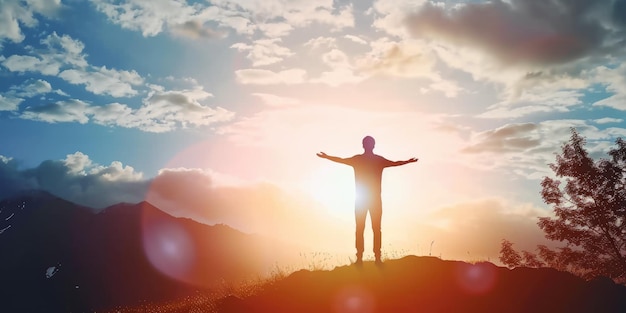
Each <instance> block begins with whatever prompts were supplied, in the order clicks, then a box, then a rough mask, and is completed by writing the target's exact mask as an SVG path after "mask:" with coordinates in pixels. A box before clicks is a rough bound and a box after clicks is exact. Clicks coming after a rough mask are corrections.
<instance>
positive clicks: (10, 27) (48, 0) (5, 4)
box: [0, 0, 62, 50]
mask: <svg viewBox="0 0 626 313" xmlns="http://www.w3.org/2000/svg"><path fill="white" fill-rule="evenodd" d="M61 7H62V4H61V0H31V1H1V2H0V50H1V48H2V42H3V41H4V40H5V39H9V40H11V41H13V42H16V43H19V42H22V41H23V40H24V34H23V33H22V29H21V26H26V27H29V28H32V27H35V26H37V25H38V24H39V21H38V20H37V18H36V15H42V16H45V17H53V16H54V15H55V13H56V12H57V11H58V10H59V9H60V8H61Z"/></svg>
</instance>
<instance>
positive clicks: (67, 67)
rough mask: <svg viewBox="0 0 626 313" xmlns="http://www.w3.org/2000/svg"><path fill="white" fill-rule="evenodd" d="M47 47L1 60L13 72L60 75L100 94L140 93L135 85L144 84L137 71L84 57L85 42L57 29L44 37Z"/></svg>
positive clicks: (126, 94) (121, 95) (118, 95)
mask: <svg viewBox="0 0 626 313" xmlns="http://www.w3.org/2000/svg"><path fill="white" fill-rule="evenodd" d="M40 42H41V44H42V45H44V46H45V47H46V49H45V50H43V51H41V50H35V49H32V48H31V49H29V50H30V51H31V54H33V55H11V56H9V57H8V58H6V59H5V60H3V61H2V65H4V66H5V67H6V68H7V69H9V71H12V72H38V73H41V74H43V75H50V76H58V77H60V78H62V79H64V80H66V81H67V82H69V83H71V84H81V85H85V89H86V90H87V91H90V92H92V93H94V94H98V95H111V96H113V97H127V96H133V95H136V94H137V91H136V90H135V89H133V86H137V85H140V84H142V83H143V78H142V77H141V76H140V75H139V74H138V73H137V72H136V71H134V70H131V71H125V70H117V69H108V68H107V67H106V66H102V67H95V66H92V65H89V64H88V63H87V61H86V60H85V54H84V53H83V50H84V48H85V46H84V44H83V43H82V42H81V41H79V40H76V39H73V38H71V37H70V36H68V35H62V36H59V35H57V33H56V32H53V33H52V34H50V35H48V36H47V37H46V38H44V39H42V40H41V41H40Z"/></svg>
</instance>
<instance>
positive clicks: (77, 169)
mask: <svg viewBox="0 0 626 313" xmlns="http://www.w3.org/2000/svg"><path fill="white" fill-rule="evenodd" d="M0 161H1V162H0V186H1V187H2V188H0V198H5V197H10V196H12V195H13V194H15V193H16V192H20V191H23V190H29V189H40V190H46V191H48V192H50V193H52V194H54V195H56V196H59V197H61V198H64V199H67V200H70V201H73V202H75V203H78V204H81V205H85V206H90V207H93V208H103V207H106V206H109V205H112V204H115V203H119V202H139V201H141V200H142V199H143V196H144V195H145V193H146V191H147V188H148V183H147V182H146V181H145V180H144V179H143V175H142V173H139V172H136V171H135V170H134V169H133V168H132V167H130V166H128V165H126V166H124V165H123V164H122V163H120V162H112V163H111V165H108V166H103V165H98V164H95V163H93V161H91V160H90V159H89V157H88V156H87V155H85V154H83V153H81V152H76V153H73V154H68V155H67V156H66V158H65V159H63V160H46V161H44V162H42V163H41V164H39V165H38V166H37V167H35V168H29V169H20V168H19V167H18V161H16V160H13V159H8V158H6V157H5V158H2V159H0Z"/></svg>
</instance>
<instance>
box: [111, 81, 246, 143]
mask: <svg viewBox="0 0 626 313" xmlns="http://www.w3.org/2000/svg"><path fill="white" fill-rule="evenodd" d="M209 97H212V95H211V94H210V93H208V92H206V91H204V90H203V89H202V88H200V87H198V88H196V89H189V90H176V91H164V92H159V91H155V92H151V93H150V94H149V95H148V97H147V98H145V99H144V101H143V105H142V106H141V107H140V108H139V109H137V110H136V111H135V112H133V114H132V115H131V118H130V120H128V121H121V122H120V123H121V125H120V126H125V127H138V128H139V129H142V130H144V131H149V132H166V131H171V130H174V129H176V128H178V127H182V128H187V127H192V126H193V127H198V126H208V125H211V124H214V123H218V122H225V121H229V120H231V119H232V118H233V116H234V113H233V112H231V111H228V110H226V109H224V108H221V107H217V108H211V107H209V106H207V105H203V104H201V103H200V101H202V100H205V99H207V98H209Z"/></svg>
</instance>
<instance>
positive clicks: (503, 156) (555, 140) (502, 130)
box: [461, 120, 626, 179]
mask: <svg viewBox="0 0 626 313" xmlns="http://www.w3.org/2000/svg"><path fill="white" fill-rule="evenodd" d="M571 128H575V129H576V130H577V131H578V132H579V133H580V134H581V135H582V136H584V137H585V138H587V147H586V148H587V149H588V151H589V152H590V154H591V156H592V157H593V158H601V157H607V155H606V153H607V152H608V150H609V148H610V147H611V146H612V145H613V143H614V141H615V139H616V138H617V137H625V136H626V129H624V128H618V127H613V128H606V129H602V130H601V129H598V128H597V127H596V126H593V125H591V124H589V121H585V120H546V121H542V122H539V123H518V124H506V125H504V126H501V127H498V128H496V129H489V130H485V131H482V132H477V133H473V134H472V135H471V138H470V140H469V142H468V144H467V145H466V146H465V147H464V148H462V149H461V152H462V153H463V154H464V155H465V156H466V158H462V160H463V162H466V164H467V166H470V167H474V168H483V169H485V170H490V171H493V170H499V171H504V172H505V173H509V174H510V173H513V174H516V175H519V176H521V177H525V178H528V179H541V178H542V177H544V176H546V175H551V174H552V172H551V170H550V168H549V167H548V166H547V164H550V163H553V162H554V155H555V153H558V152H560V147H561V145H562V144H563V143H565V142H567V141H568V140H569V138H570V136H571Z"/></svg>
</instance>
